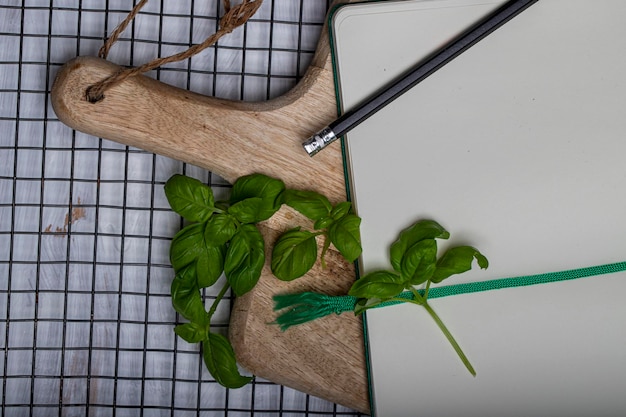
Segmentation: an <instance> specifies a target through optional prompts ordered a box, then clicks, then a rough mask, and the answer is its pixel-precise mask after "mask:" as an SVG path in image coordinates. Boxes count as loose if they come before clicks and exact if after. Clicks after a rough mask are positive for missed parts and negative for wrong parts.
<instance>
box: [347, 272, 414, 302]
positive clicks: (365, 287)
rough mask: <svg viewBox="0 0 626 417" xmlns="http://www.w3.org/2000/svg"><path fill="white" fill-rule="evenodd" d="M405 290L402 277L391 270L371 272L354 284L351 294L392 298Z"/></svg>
mask: <svg viewBox="0 0 626 417" xmlns="http://www.w3.org/2000/svg"><path fill="white" fill-rule="evenodd" d="M402 291H404V283H403V282H402V277H400V275H398V274H395V273H393V272H390V271H374V272H371V273H369V274H367V275H365V276H363V277H361V278H359V279H358V280H356V281H355V283H354V284H352V287H351V288H350V291H349V292H348V294H349V295H351V296H353V297H357V298H391V297H395V296H396V295H398V294H400V293H401V292H402Z"/></svg>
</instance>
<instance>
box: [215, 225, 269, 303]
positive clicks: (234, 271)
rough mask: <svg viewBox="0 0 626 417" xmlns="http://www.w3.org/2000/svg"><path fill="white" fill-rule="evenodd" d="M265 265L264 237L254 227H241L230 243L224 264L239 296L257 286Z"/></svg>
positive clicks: (227, 275) (231, 284)
mask: <svg viewBox="0 0 626 417" xmlns="http://www.w3.org/2000/svg"><path fill="white" fill-rule="evenodd" d="M264 263H265V242H264V241H263V236H262V235H261V233H260V232H259V230H258V229H257V228H256V226H254V225H251V224H245V225H243V226H241V227H240V228H239V231H238V232H237V233H235V235H234V236H233V238H232V239H231V241H230V245H229V246H228V250H227V252H226V260H225V262H224V272H225V273H226V278H227V279H228V283H229V284H230V286H231V287H232V289H233V291H234V292H235V294H236V295H237V296H241V295H243V294H245V293H247V292H248V291H250V290H251V289H252V288H253V287H254V286H255V285H256V283H257V281H258V280H259V277H260V276H261V270H262V269H263V264H264Z"/></svg>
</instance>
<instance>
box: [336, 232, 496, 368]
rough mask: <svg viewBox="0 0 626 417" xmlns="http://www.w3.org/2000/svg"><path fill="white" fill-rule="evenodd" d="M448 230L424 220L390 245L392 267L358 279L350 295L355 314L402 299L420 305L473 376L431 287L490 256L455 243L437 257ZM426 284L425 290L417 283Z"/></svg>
mask: <svg viewBox="0 0 626 417" xmlns="http://www.w3.org/2000/svg"><path fill="white" fill-rule="evenodd" d="M449 237H450V233H448V232H447V231H446V230H445V229H444V228H443V227H442V226H441V225H440V224H439V223H437V222H435V221H433V220H421V221H418V222H417V223H415V224H413V225H412V226H410V227H409V228H407V229H405V230H404V231H402V232H401V233H400V236H399V237H398V239H397V240H396V241H395V242H394V243H393V244H392V245H391V248H390V251H389V252H390V253H389V255H390V260H391V266H392V268H393V270H391V271H387V270H377V271H373V272H370V273H368V274H366V275H364V276H363V277H361V278H359V279H358V280H357V281H356V282H355V283H354V284H353V285H352V287H351V288H350V291H349V292H348V294H349V295H352V296H354V297H357V298H358V299H359V300H358V301H357V304H356V307H355V313H357V314H360V313H363V312H364V311H366V310H368V309H370V308H373V307H377V306H379V305H380V304H382V303H384V302H386V301H399V302H406V303H413V304H417V305H420V306H422V307H424V308H425V309H426V311H427V312H428V314H429V315H430V316H431V317H432V318H433V320H435V322H436V323H437V326H439V328H440V329H441V331H442V332H443V333H444V335H445V336H446V338H447V339H448V341H449V342H450V344H451V345H452V347H453V348H454V350H455V351H456V352H457V354H458V355H459V357H460V358H461V361H462V362H463V364H464V365H465V366H466V368H467V369H468V371H469V372H470V373H471V374H472V375H474V376H475V375H476V371H475V370H474V368H473V367H472V365H471V363H470V362H469V360H468V359H467V357H466V356H465V354H464V353H463V351H462V350H461V347H460V346H459V344H458V343H457V342H456V340H455V339H454V337H453V336H452V334H451V333H450V331H449V330H448V329H447V328H446V326H445V325H444V323H443V321H441V319H440V318H439V316H438V315H437V313H436V312H435V311H434V310H433V308H432V307H431V306H430V305H429V304H428V290H429V289H430V286H431V284H432V283H440V282H441V281H443V280H445V279H447V278H449V277H451V276H452V275H455V274H460V273H463V272H466V271H469V270H470V269H471V268H472V263H473V262H474V260H476V262H477V264H478V266H479V267H480V268H482V269H486V268H487V267H488V266H489V261H488V260H487V258H486V257H485V256H484V255H483V254H481V253H480V252H479V251H478V250H477V249H475V248H473V247H471V246H456V247H452V248H450V249H448V250H447V251H445V252H444V253H443V255H441V256H440V257H439V258H437V241H436V240H435V239H448V238H449ZM421 285H423V286H424V288H423V290H421V291H420V290H418V289H417V288H416V286H421ZM405 290H409V291H411V293H412V294H413V298H412V299H407V298H404V297H400V293H402V292H404V291H405Z"/></svg>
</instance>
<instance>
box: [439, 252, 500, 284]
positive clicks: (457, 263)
mask: <svg viewBox="0 0 626 417" xmlns="http://www.w3.org/2000/svg"><path fill="white" fill-rule="evenodd" d="M474 259H476V261H477V262H478V266H480V267H481V268H482V269H487V268H488V267H489V261H488V260H487V258H486V257H485V256H484V255H483V254H481V253H480V252H479V251H478V250H477V249H475V248H473V247H471V246H457V247H454V248H450V249H448V250H447V251H446V252H445V253H444V254H443V256H441V258H439V260H438V261H437V269H435V273H434V274H433V276H432V278H431V281H432V282H434V283H438V282H441V281H443V280H444V279H446V278H448V277H450V276H451V275H454V274H460V273H463V272H466V271H469V270H470V269H472V262H473V261H474Z"/></svg>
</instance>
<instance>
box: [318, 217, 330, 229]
mask: <svg viewBox="0 0 626 417" xmlns="http://www.w3.org/2000/svg"><path fill="white" fill-rule="evenodd" d="M334 222H335V219H333V218H332V217H323V218H321V219H319V220H317V221H316V222H315V224H313V228H314V229H315V230H321V229H326V228H328V227H330V225H331V224H333V223H334Z"/></svg>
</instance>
